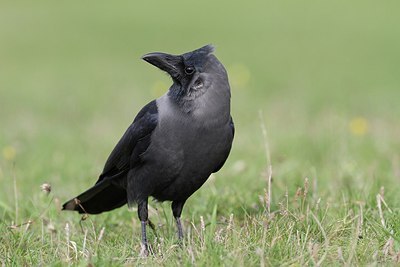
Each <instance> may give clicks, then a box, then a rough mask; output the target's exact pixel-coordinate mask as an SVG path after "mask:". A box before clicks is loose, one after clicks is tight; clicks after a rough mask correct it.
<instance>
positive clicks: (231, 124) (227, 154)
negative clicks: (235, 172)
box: [213, 116, 235, 173]
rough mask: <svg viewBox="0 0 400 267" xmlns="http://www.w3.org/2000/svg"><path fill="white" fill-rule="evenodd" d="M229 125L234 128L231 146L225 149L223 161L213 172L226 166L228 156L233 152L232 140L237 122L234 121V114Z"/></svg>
mask: <svg viewBox="0 0 400 267" xmlns="http://www.w3.org/2000/svg"><path fill="white" fill-rule="evenodd" d="M229 126H230V127H231V130H232V137H231V138H232V139H231V143H230V146H229V147H228V148H227V149H226V151H225V157H224V158H223V159H222V161H221V163H219V164H218V165H217V168H215V170H214V171H213V173H214V172H217V171H219V170H220V169H221V168H222V166H224V164H225V161H226V160H227V158H228V156H229V153H230V152H231V147H232V141H233V138H234V136H235V124H234V123H233V119H232V116H231V120H230V122H229Z"/></svg>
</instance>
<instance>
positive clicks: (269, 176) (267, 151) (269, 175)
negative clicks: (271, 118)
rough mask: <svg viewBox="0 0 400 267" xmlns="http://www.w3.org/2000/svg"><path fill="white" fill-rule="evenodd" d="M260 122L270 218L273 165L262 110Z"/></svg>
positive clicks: (267, 205) (267, 206)
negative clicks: (265, 161)
mask: <svg viewBox="0 0 400 267" xmlns="http://www.w3.org/2000/svg"><path fill="white" fill-rule="evenodd" d="M259 115H260V121H261V131H262V134H263V138H264V148H265V154H266V157H267V196H266V200H265V202H266V203H265V205H266V208H267V212H268V216H269V215H270V214H271V183H272V163H271V153H270V149H269V144H268V135H267V128H266V127H265V123H264V116H263V113H262V112H261V110H260V111H259Z"/></svg>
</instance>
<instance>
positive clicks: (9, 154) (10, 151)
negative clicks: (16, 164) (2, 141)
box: [3, 146, 17, 161]
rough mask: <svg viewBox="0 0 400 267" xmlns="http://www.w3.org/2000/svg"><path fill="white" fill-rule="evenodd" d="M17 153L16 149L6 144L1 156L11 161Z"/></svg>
mask: <svg viewBox="0 0 400 267" xmlns="http://www.w3.org/2000/svg"><path fill="white" fill-rule="evenodd" d="M16 155H17V151H16V150H15V148H14V147H13V146H6V147H4V148H3V157H4V158H5V159H6V160H9V161H12V160H14V159H15V156H16Z"/></svg>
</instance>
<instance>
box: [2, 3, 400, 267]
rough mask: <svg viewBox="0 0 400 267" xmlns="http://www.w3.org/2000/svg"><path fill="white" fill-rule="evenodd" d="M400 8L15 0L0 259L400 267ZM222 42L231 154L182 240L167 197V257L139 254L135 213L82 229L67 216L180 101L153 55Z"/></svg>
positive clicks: (6, 46) (5, 85) (7, 44)
mask: <svg viewBox="0 0 400 267" xmlns="http://www.w3.org/2000/svg"><path fill="white" fill-rule="evenodd" d="M399 8H400V5H399V3H398V2H396V1H386V2H385V3H383V2H379V3H378V2H374V1H352V2H348V1H342V0H340V1H334V2H328V1H320V2H315V1H277V2H273V1H254V2H252V3H248V4H244V2H237V3H233V2H232V1H229V2H228V1H226V2H217V1H208V0H207V1H196V2H194V1H193V2H192V1H185V2H176V3H175V2H171V1H163V2H161V1H160V2H155V1H153V2H148V3H147V2H146V3H145V2H140V3H139V2H134V1H119V2H105V1H101V2H100V1H81V2H71V1H57V2H54V1H39V2H38V1H33V2H27V1H24V2H19V1H2V2H1V3H0V264H1V265H2V266H38V265H41V266H47V265H53V266H64V265H71V264H73V265H77V266H88V265H89V266H92V265H95V266H119V265H151V266H152V265H162V266H177V265H185V266H187V265H195V266H218V265H224V266H278V265H279V266H280V265H293V266H302V265H360V266H364V265H372V266H374V265H398V264H400V230H399V229H400V197H399V196H400V193H399V192H400V123H399V118H400V75H399V69H400V53H399V47H400V27H399V25H400V17H399V16H398V10H399ZM208 43H213V44H214V45H215V46H216V48H217V50H216V55H217V56H218V57H219V58H220V60H221V61H222V62H223V63H224V65H225V66H226V67H227V69H228V73H229V76H230V82H231V86H232V113H233V117H234V120H235V123H236V136H235V141H234V146H233V150H232V153H231V156H230V158H229V160H228V161H227V163H226V165H225V166H224V168H223V169H222V170H221V171H220V172H219V173H217V174H215V175H214V176H213V177H211V178H210V179H209V180H208V181H207V183H206V184H205V185H204V186H203V187H202V188H201V189H200V190H199V191H198V192H196V193H195V194H194V195H193V196H192V197H191V198H190V199H189V201H188V202H187V204H186V206H185V208H184V211H183V214H182V219H183V222H184V230H185V242H184V244H183V246H182V247H179V245H178V243H177V237H176V232H175V231H176V230H175V225H174V222H173V219H172V218H171V214H170V208H169V203H163V204H160V203H155V202H151V203H150V205H151V209H150V217H151V219H152V221H153V222H154V223H156V225H157V234H154V233H152V232H150V237H149V238H150V242H151V246H152V249H153V251H154V254H153V255H151V256H150V257H148V258H141V257H139V251H140V222H139V220H138V219H137V216H136V212H134V211H128V209H127V208H126V207H123V208H120V209H118V210H115V211H113V212H109V213H104V214H101V215H98V216H89V217H88V218H87V219H86V220H83V221H81V217H80V216H78V215H77V214H74V213H68V212H61V211H60V205H61V204H62V203H63V202H64V201H66V200H68V199H69V198H71V197H72V196H75V195H76V194H77V193H80V192H81V191H82V190H83V189H85V188H87V187H89V186H90V185H92V184H93V183H94V182H95V181H96V178H97V176H98V175H99V173H100V172H101V170H102V167H103V164H104V162H105V160H106V158H107V156H108V154H109V152H110V151H111V149H112V148H113V147H114V145H115V144H116V142H117V141H118V140H119V138H120V137H121V135H122V134H123V132H124V131H125V129H126V127H127V126H128V125H129V123H130V122H131V121H132V120H133V118H134V116H135V115H136V113H137V112H138V111H139V109H140V108H141V107H142V106H143V105H144V104H146V103H147V102H149V101H150V100H152V99H154V98H156V97H158V96H160V95H162V94H163V93H164V92H165V91H166V90H167V88H168V86H169V84H170V80H169V78H168V77H167V76H166V75H165V74H163V73H161V72H160V71H158V70H157V69H155V68H154V67H152V66H150V65H149V64H147V63H145V62H143V61H141V60H140V56H141V55H143V54H145V53H147V52H153V51H165V52H170V53H182V52H186V51H189V50H192V49H195V48H198V47H200V46H202V45H205V44H208ZM264 128H265V129H266V133H267V134H266V135H264V134H263V133H264V132H263V129H264ZM268 154H270V156H267V155H268ZM269 165H271V166H272V184H271V186H270V187H268V182H267V181H268V177H269V175H270V172H269V168H268V166H269ZM44 183H48V184H50V185H51V192H50V193H46V192H45V191H42V190H41V185H42V184H44ZM268 192H270V194H268Z"/></svg>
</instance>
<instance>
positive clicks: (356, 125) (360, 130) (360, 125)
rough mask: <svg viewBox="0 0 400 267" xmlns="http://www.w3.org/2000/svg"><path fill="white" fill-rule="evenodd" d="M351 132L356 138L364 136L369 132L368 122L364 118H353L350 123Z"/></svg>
mask: <svg viewBox="0 0 400 267" xmlns="http://www.w3.org/2000/svg"><path fill="white" fill-rule="evenodd" d="M349 130H350V132H351V133H352V134H353V135H355V136H363V135H365V134H366V133H367V132H368V121H367V120H366V119H365V118H363V117H356V118H353V119H352V120H351V121H350V123H349Z"/></svg>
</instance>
